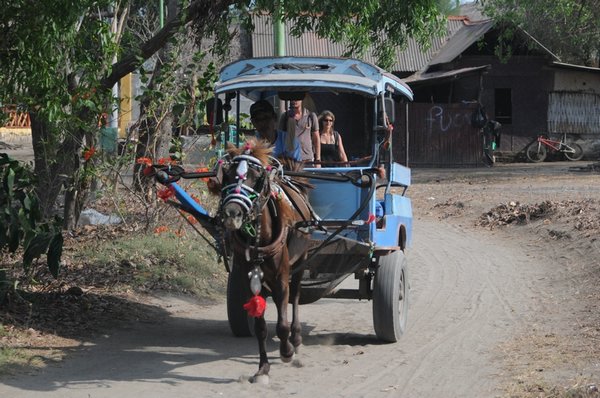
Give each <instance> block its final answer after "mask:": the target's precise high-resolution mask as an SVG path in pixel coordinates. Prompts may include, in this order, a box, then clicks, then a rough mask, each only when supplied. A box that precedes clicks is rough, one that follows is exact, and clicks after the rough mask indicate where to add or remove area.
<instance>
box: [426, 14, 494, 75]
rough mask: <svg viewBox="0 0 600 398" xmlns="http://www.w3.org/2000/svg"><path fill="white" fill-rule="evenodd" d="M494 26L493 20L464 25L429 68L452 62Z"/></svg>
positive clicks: (431, 62)
mask: <svg viewBox="0 0 600 398" xmlns="http://www.w3.org/2000/svg"><path fill="white" fill-rule="evenodd" d="M492 26H494V21H492V20H487V21H478V22H471V23H468V24H464V25H463V26H462V27H461V28H460V29H459V30H458V31H457V32H456V33H455V34H454V35H453V36H452V37H450V39H448V42H447V43H446V45H445V46H444V47H443V48H442V49H440V51H439V52H438V53H437V54H436V55H435V56H434V57H433V58H432V59H431V61H430V62H429V66H431V65H436V64H443V63H446V62H450V61H452V60H453V59H454V58H456V57H458V56H459V55H460V54H462V52H463V51H465V50H466V49H467V48H469V47H470V46H471V44H473V43H475V42H476V41H477V40H479V39H480V38H481V37H482V36H483V35H484V34H485V33H486V32H487V31H488V30H490V29H491V28H492Z"/></svg>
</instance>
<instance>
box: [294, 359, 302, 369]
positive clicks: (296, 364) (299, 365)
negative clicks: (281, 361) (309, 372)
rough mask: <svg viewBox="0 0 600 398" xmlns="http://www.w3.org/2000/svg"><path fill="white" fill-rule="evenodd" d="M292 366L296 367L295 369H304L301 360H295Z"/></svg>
mask: <svg viewBox="0 0 600 398" xmlns="http://www.w3.org/2000/svg"><path fill="white" fill-rule="evenodd" d="M292 366H294V367H295V368H303V367H304V364H303V363H302V362H301V361H300V360H299V359H294V361H293V362H292Z"/></svg>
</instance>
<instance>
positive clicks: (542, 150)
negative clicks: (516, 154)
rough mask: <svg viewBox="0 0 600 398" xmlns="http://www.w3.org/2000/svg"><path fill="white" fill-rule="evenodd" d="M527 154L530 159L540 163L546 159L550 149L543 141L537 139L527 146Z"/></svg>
mask: <svg viewBox="0 0 600 398" xmlns="http://www.w3.org/2000/svg"><path fill="white" fill-rule="evenodd" d="M526 154H527V159H529V160H530V161H531V162H534V163H538V162H543V161H544V160H545V159H546V156H547V155H548V150H547V149H546V147H545V146H544V145H543V144H542V143H540V142H537V141H536V142H532V143H531V144H530V145H529V146H528V147H527V151H526Z"/></svg>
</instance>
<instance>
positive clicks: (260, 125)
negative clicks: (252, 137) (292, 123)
mask: <svg viewBox="0 0 600 398" xmlns="http://www.w3.org/2000/svg"><path fill="white" fill-rule="evenodd" d="M250 120H251V121H252V124H253V125H254V128H255V129H256V137H257V138H259V139H262V140H265V141H268V142H269V143H270V144H271V145H272V146H273V147H274V148H273V156H275V157H278V158H290V159H293V160H296V161H298V162H300V161H302V156H301V153H300V143H299V142H298V140H297V139H295V137H287V134H288V133H287V132H285V131H281V130H277V129H276V128H275V125H276V123H277V114H276V113H275V109H273V106H272V105H271V104H270V103H269V101H267V100H260V101H257V102H255V103H254V104H252V106H250ZM287 138H290V139H289V140H288V139H287Z"/></svg>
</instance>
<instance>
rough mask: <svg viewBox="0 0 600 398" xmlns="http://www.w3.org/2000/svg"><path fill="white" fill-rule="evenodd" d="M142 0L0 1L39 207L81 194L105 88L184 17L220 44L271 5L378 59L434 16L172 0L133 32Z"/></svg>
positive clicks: (428, 26) (422, 34)
mask: <svg viewBox="0 0 600 398" xmlns="http://www.w3.org/2000/svg"><path fill="white" fill-rule="evenodd" d="M173 2H175V0H172V1H171V3H173ZM146 3H147V2H143V1H139V0H137V1H134V0H130V1H127V0H38V1H36V3H35V4H36V5H35V7H36V9H35V11H34V10H32V9H31V8H30V7H31V2H29V1H27V0H13V1H11V2H9V3H8V4H6V5H5V6H3V7H2V8H1V9H0V31H1V33H2V34H1V37H2V39H1V41H0V76H1V77H2V79H1V80H0V103H1V104H9V103H16V104H20V105H23V106H24V107H25V108H26V109H27V110H28V111H29V113H30V115H31V119H32V138H33V145H34V156H35V173H36V175H37V176H38V179H37V186H36V191H37V192H38V195H39V197H40V204H41V207H42V211H43V214H44V215H45V216H46V217H50V216H52V215H53V214H55V213H56V211H57V208H58V207H60V206H58V205H57V199H58V198H59V194H60V193H61V191H62V189H63V187H64V188H65V191H66V196H67V198H69V197H71V202H76V201H77V200H78V198H85V195H84V194H83V191H84V190H85V189H87V188H88V185H89V184H88V183H87V181H85V180H82V178H85V177H86V175H85V173H83V172H82V168H83V164H84V161H83V159H82V154H83V150H84V148H86V147H87V148H88V149H90V148H91V147H93V146H95V145H96V137H97V136H98V132H99V126H98V118H99V116H100V115H101V114H102V113H110V110H111V109H112V107H113V106H114V105H115V103H114V99H113V98H112V94H111V88H112V87H113V86H114V85H115V84H117V83H118V81H119V80H120V79H121V78H122V77H123V76H125V75H126V74H128V73H130V72H133V71H135V70H137V69H139V68H140V67H141V66H142V65H143V64H144V62H145V61H146V60H148V59H149V58H150V57H152V56H153V55H154V54H156V53H157V52H158V51H159V50H160V49H162V48H164V47H165V46H166V45H167V44H168V43H169V42H171V40H173V39H174V38H176V37H177V35H185V34H187V33H188V32H189V31H188V29H186V27H189V28H190V30H191V32H193V34H194V36H195V40H196V41H197V42H200V41H201V40H202V39H203V38H206V37H213V38H215V46H214V52H215V53H218V54H224V53H225V52H226V48H227V44H228V42H229V40H230V39H231V34H230V30H229V27H230V25H231V23H232V21H234V20H235V21H240V22H241V23H242V26H244V27H246V28H250V27H251V24H250V20H251V19H250V11H259V12H267V13H271V14H272V13H273V12H274V11H275V9H276V7H280V10H281V15H282V18H283V19H284V20H289V21H292V22H293V25H294V33H295V34H300V33H302V32H304V31H314V32H316V33H317V34H319V35H321V36H324V37H328V38H331V39H333V40H336V41H342V42H346V43H347V44H348V55H351V54H354V55H360V54H361V53H362V52H363V51H364V50H365V49H366V48H367V47H368V46H373V47H374V48H375V51H376V54H377V55H378V56H379V59H380V61H381V65H382V66H384V67H385V66H387V65H389V64H390V63H391V59H392V55H393V53H394V51H395V49H396V47H397V46H402V45H403V44H404V43H405V42H406V39H407V37H409V36H412V37H415V38H417V39H418V40H420V41H421V42H422V43H423V44H424V45H426V43H427V42H428V39H429V38H430V36H431V35H432V33H433V32H438V31H440V29H441V28H442V27H443V26H444V20H443V18H442V17H441V15H440V13H439V9H438V3H437V2H436V1H435V0H409V1H405V2H396V1H391V0H326V1H320V2H313V1H308V0H294V1H292V0H290V1H285V2H279V1H274V0H256V1H240V0H211V1H209V0H187V1H176V3H177V7H171V9H172V10H174V11H173V12H172V14H171V15H168V16H167V21H166V23H165V26H164V27H162V28H161V29H157V30H156V31H155V33H154V34H153V36H152V37H150V38H149V39H147V40H145V41H138V40H133V39H131V34H130V33H131V32H129V31H128V30H127V28H128V26H129V25H128V21H129V20H131V19H132V18H133V17H132V16H136V17H139V16H140V15H143V13H145V12H148V8H147V7H148V6H147V4H146ZM382 33H383V34H382ZM88 153H89V152H88ZM79 200H80V201H81V200H82V199H79ZM74 209H75V211H76V209H81V206H65V213H64V219H65V226H73V222H72V220H73V217H74V214H73V211H74Z"/></svg>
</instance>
